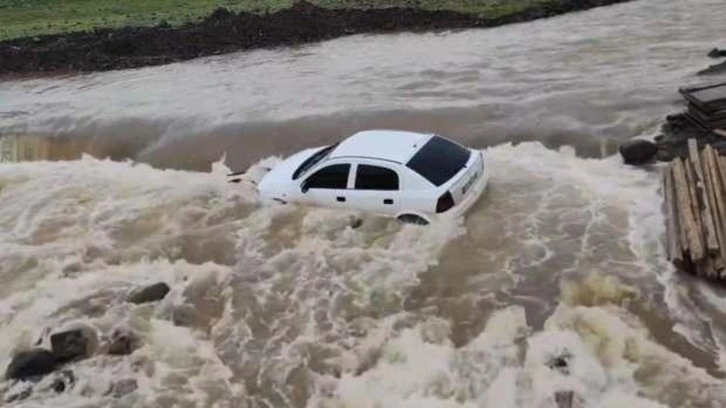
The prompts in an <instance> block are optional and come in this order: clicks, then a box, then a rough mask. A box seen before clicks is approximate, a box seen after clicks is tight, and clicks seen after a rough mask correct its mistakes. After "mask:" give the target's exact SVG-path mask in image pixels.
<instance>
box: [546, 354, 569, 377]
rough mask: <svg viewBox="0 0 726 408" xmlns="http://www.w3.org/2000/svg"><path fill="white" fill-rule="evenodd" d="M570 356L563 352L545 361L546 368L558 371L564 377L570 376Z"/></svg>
mask: <svg viewBox="0 0 726 408" xmlns="http://www.w3.org/2000/svg"><path fill="white" fill-rule="evenodd" d="M571 359H572V355H570V354H569V353H567V352H565V353H563V354H561V355H559V356H554V357H552V358H550V359H549V361H547V367H549V368H551V369H553V370H556V371H559V372H560V373H562V374H564V375H568V374H570V360H571Z"/></svg>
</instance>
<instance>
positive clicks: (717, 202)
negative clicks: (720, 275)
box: [703, 145, 726, 271]
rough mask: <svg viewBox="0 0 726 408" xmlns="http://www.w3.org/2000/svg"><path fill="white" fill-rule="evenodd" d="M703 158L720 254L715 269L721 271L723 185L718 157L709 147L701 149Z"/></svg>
mask: <svg viewBox="0 0 726 408" xmlns="http://www.w3.org/2000/svg"><path fill="white" fill-rule="evenodd" d="M703 152H704V156H705V159H706V160H705V162H704V165H705V168H706V169H707V171H706V179H707V180H708V188H709V191H710V198H711V200H712V201H711V209H712V210H713V219H714V224H715V227H716V234H717V236H718V241H719V248H720V254H719V257H718V258H717V259H716V269H717V270H719V271H721V270H723V269H724V267H726V203H725V202H724V185H723V180H722V179H721V173H720V171H719V165H718V157H717V156H716V151H715V150H714V149H713V147H711V145H706V148H705V149H703Z"/></svg>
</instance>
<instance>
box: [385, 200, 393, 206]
mask: <svg viewBox="0 0 726 408" xmlns="http://www.w3.org/2000/svg"><path fill="white" fill-rule="evenodd" d="M383 204H386V205H391V204H393V199H392V198H385V199H383Z"/></svg>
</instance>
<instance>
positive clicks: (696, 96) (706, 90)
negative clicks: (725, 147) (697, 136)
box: [679, 83, 726, 137]
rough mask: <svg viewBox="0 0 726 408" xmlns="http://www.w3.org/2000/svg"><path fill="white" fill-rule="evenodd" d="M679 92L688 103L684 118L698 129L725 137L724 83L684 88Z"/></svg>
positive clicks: (725, 88)
mask: <svg viewBox="0 0 726 408" xmlns="http://www.w3.org/2000/svg"><path fill="white" fill-rule="evenodd" d="M679 92H680V93H681V95H683V98H684V99H685V100H686V102H687V103H688V110H687V111H686V116H687V117H688V118H689V119H691V120H693V121H694V122H695V123H696V124H698V125H699V126H700V127H702V128H704V129H707V130H711V131H713V132H714V133H716V134H718V135H720V136H724V137H726V83H723V84H716V85H709V86H703V87H698V88H684V89H680V90H679Z"/></svg>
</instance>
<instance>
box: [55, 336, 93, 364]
mask: <svg viewBox="0 0 726 408" xmlns="http://www.w3.org/2000/svg"><path fill="white" fill-rule="evenodd" d="M96 341H97V338H96V332H95V331H93V329H90V328H83V329H73V330H67V331H63V332H60V333H55V334H53V335H51V336H50V344H51V348H52V349H53V354H54V355H55V358H56V359H57V360H58V362H59V363H67V362H70V361H76V360H81V359H84V358H86V357H88V356H90V354H91V349H92V345H93V344H94V343H95V342H96Z"/></svg>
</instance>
